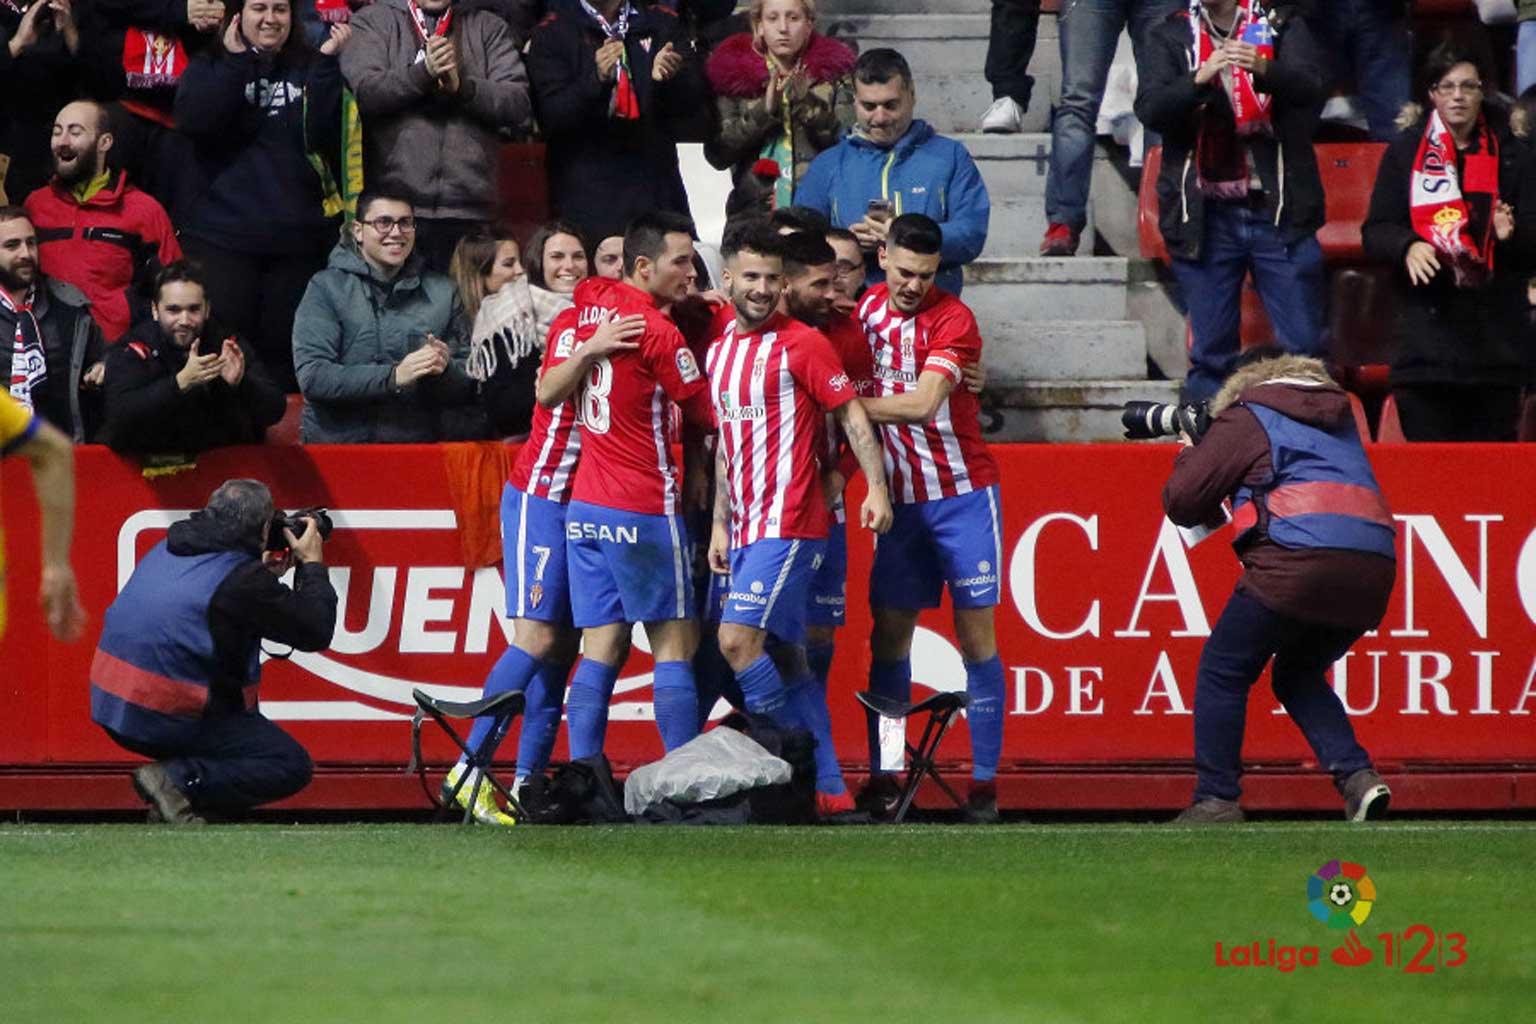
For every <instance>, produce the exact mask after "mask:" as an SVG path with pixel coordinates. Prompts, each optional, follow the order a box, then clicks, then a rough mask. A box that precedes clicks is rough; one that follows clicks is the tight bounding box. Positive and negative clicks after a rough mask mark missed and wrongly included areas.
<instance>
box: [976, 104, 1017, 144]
mask: <svg viewBox="0 0 1536 1024" xmlns="http://www.w3.org/2000/svg"><path fill="white" fill-rule="evenodd" d="M981 130H982V131H984V132H990V133H992V134H994V135H1017V134H1018V133H1019V132H1021V131H1023V130H1024V108H1023V107H1021V106H1019V105H1018V103H1016V102H1015V101H1014V99H1013V97H1012V96H999V97H998V98H997V99H995V100H993V101H992V105H991V106H990V107H988V108H987V112H986V113H985V114H982V115H981Z"/></svg>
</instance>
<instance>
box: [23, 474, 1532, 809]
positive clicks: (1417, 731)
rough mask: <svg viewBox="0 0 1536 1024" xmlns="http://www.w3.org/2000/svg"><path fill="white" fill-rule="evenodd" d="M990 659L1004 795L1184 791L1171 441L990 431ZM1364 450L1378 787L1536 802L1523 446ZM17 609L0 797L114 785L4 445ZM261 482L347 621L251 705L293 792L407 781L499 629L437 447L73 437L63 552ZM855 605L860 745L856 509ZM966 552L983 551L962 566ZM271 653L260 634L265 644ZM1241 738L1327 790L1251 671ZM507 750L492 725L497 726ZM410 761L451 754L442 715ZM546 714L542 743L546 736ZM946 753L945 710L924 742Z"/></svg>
mask: <svg viewBox="0 0 1536 1024" xmlns="http://www.w3.org/2000/svg"><path fill="white" fill-rule="evenodd" d="M995 451H996V453H997V456H998V459H999V462H1000V463H1001V466H1002V471H1003V521H1004V534H1005V536H1004V543H1003V557H1004V565H1003V566H1002V567H1001V572H1002V579H1003V584H1004V594H1005V596H1004V602H1003V604H1002V606H1001V607H1000V608H999V610H998V636H999V643H1000V647H1001V651H1002V657H1003V661H1004V664H1005V666H1006V667H1007V672H1008V679H1009V687H1008V717H1007V729H1006V740H1005V744H1004V750H1003V771H1002V776H1001V781H1002V786H1001V788H1002V794H1003V802H1004V803H1005V805H1013V806H1019V807H1030V806H1037V807H1038V806H1046V807H1140V806H1147V807H1151V806H1174V805H1177V804H1178V803H1181V802H1183V801H1184V800H1187V798H1188V796H1189V793H1190V791H1191V788H1192V775H1191V773H1190V761H1189V759H1190V751H1191V728H1192V718H1191V714H1190V710H1191V708H1192V706H1193V699H1194V684H1195V671H1196V666H1197V663H1198V659H1199V654H1200V648H1201V644H1202V642H1203V639H1204V637H1205V636H1206V635H1207V634H1208V632H1209V629H1210V626H1211V624H1212V623H1213V622H1214V621H1215V619H1216V617H1217V616H1218V615H1219V614H1220V612H1221V608H1222V605H1223V603H1224V601H1225V600H1226V598H1227V595H1228V594H1229V593H1230V592H1231V588H1232V584H1233V582H1234V581H1235V580H1236V578H1237V575H1238V566H1237V564H1236V561H1235V559H1234V558H1233V555H1232V553H1231V550H1230V548H1229V547H1228V546H1227V544H1226V541H1227V540H1228V539H1229V538H1228V537H1227V536H1226V535H1224V534H1218V535H1217V536H1216V537H1213V538H1211V539H1210V540H1208V541H1206V542H1205V543H1203V544H1200V545H1198V546H1196V547H1194V548H1190V547H1188V546H1186V544H1185V542H1184V540H1183V539H1182V538H1181V537H1180V535H1179V533H1178V531H1177V530H1175V529H1174V528H1173V527H1172V526H1171V525H1170V524H1168V523H1167V522H1166V521H1165V520H1164V518H1163V516H1162V514H1161V506H1160V502H1159V494H1160V491H1161V487H1162V483H1163V480H1164V479H1165V477H1166V475H1167V472H1168V469H1169V466H1170V464H1171V461H1172V456H1173V449H1172V447H1171V446H1158V445H1150V446H1149V445H1098V446H1033V445H1018V446H999V447H998V448H996V449H995ZM1372 458H1373V462H1374V464H1375V466H1376V469H1377V473H1378V475H1379V477H1380V479H1381V482H1382V485H1383V488H1384V490H1385V491H1386V494H1387V497H1388V500H1389V502H1390V503H1391V505H1392V508H1393V511H1394V513H1395V514H1396V516H1397V520H1398V528H1399V533H1398V551H1399V578H1398V586H1397V590H1396V593H1395V594H1394V596H1393V599H1392V604H1391V608H1390V611H1389V613H1388V616H1387V619H1386V621H1385V622H1383V623H1382V626H1381V628H1380V630H1378V631H1377V632H1376V633H1375V634H1373V635H1368V636H1366V637H1365V638H1364V639H1362V640H1361V641H1360V642H1359V643H1358V644H1357V645H1356V647H1355V648H1354V650H1353V651H1351V652H1350V654H1349V655H1348V656H1347V657H1346V658H1345V659H1344V660H1343V661H1341V662H1340V663H1339V664H1338V665H1336V666H1335V668H1334V678H1333V683H1334V686H1335V688H1336V690H1337V691H1338V692H1339V694H1340V696H1341V697H1342V699H1343V700H1344V702H1345V704H1346V706H1347V707H1348V708H1349V710H1350V712H1351V714H1352V715H1353V716H1354V721H1355V725H1356V729H1357V730H1358V732H1359V734H1360V738H1361V741H1362V742H1363V743H1364V744H1365V746H1366V747H1367V748H1368V749H1369V750H1370V751H1371V753H1372V754H1373V756H1374V757H1375V759H1376V760H1377V762H1378V766H1379V767H1381V768H1382V769H1383V770H1384V771H1385V772H1386V773H1387V774H1388V775H1389V778H1392V780H1393V781H1394V783H1395V785H1397V787H1398V789H1399V798H1398V800H1397V801H1396V802H1397V805H1398V806H1410V807H1411V806H1418V807H1425V808H1428V807H1446V808H1453V807H1484V808H1492V807H1513V806H1526V807H1530V806H1536V775H1529V774H1528V773H1529V772H1531V771H1533V766H1536V719H1533V714H1536V645H1533V644H1532V642H1531V641H1532V638H1533V636H1536V501H1533V500H1532V499H1533V497H1536V472H1533V470H1536V450H1532V449H1529V448H1520V447H1514V446H1507V447H1504V446H1434V445H1421V446H1416V447H1392V446H1385V447H1379V448H1374V449H1373V450H1372ZM3 474H4V475H3V494H4V512H5V528H6V550H7V557H8V562H9V565H10V572H9V574H8V575H9V578H10V606H11V623H10V630H9V633H8V635H7V636H6V637H5V638H4V639H3V640H0V666H4V668H3V669H0V696H3V698H4V700H5V704H6V707H7V709H8V711H7V714H6V716H5V717H6V724H5V726H4V727H3V728H0V737H3V739H0V806H5V807H49V806H57V807H127V806H132V805H133V803H134V798H133V796H132V794H131V791H130V790H129V789H128V787H127V786H126V784H125V783H124V782H123V778H122V775H123V773H122V768H123V766H125V765H127V764H130V763H131V762H132V761H133V760H134V759H133V758H132V757H131V756H129V755H127V754H125V753H124V752H123V751H121V750H120V749H119V748H117V747H116V746H115V745H114V744H113V743H112V742H111V741H109V740H108V739H107V737H106V736H105V735H104V734H103V733H102V732H101V731H100V730H99V729H98V728H96V727H95V726H94V725H92V724H91V722H90V719H89V696H88V683H87V669H88V666H89V662H90V658H91V653H92V642H91V641H92V640H93V638H94V634H93V633H92V634H88V637H87V640H86V641H84V642H82V643H81V644H79V645H77V646H74V647H66V646H63V645H60V644H58V643H56V642H54V641H52V640H51V639H50V638H49V637H48V636H47V634H46V630H45V629H44V627H43V625H42V622H41V621H40V618H39V617H38V615H37V611H36V606H35V600H34V595H33V593H32V591H33V589H34V588H35V586H36V580H37V564H36V558H37V524H36V510H35V504H34V502H33V501H32V497H31V487H30V480H29V478H28V474H27V471H26V467H25V465H24V464H22V463H20V461H19V460H14V459H13V460H8V461H7V462H6V463H5V465H4V469H3ZM237 476H250V477H256V478H258V479H261V480H263V481H265V482H267V483H268V484H269V485H270V486H271V488H272V490H273V494H274V496H275V498H276V500H277V502H278V504H279V505H281V506H284V507H287V508H295V507H299V506H304V505H313V504H323V505H325V506H327V507H329V508H330V509H332V510H333V512H332V514H333V516H334V518H335V520H336V524H337V530H336V533H335V535H334V537H333V539H332V540H331V542H330V543H328V544H327V545H326V552H325V553H326V562H327V564H328V565H329V566H330V567H331V572H332V579H333V581H334V583H335V585H336V588H337V590H338V592H339V594H340V595H341V600H342V612H343V613H342V616H341V620H340V622H339V625H338V628H337V632H336V636H335V639H334V642H333V644H332V646H331V648H330V649H329V650H328V651H325V652H323V653H321V654H313V655H306V654H294V655H293V656H292V657H291V658H286V659H284V658H281V657H277V658H272V659H270V660H268V661H267V662H266V666H265V668H264V671H263V683H262V689H261V694H262V703H263V709H264V711H265V713H266V714H267V715H268V716H270V717H271V718H273V719H274V720H276V721H278V722H280V723H281V724H282V725H283V726H284V727H285V728H287V729H289V730H291V731H292V732H293V733H294V735H296V736H297V737H298V738H299V739H300V740H301V741H302V742H303V743H304V745H305V746H306V747H307V748H308V750H309V751H310V753H311V755H312V756H313V757H314V759H315V761H316V762H317V764H318V766H319V768H320V772H319V774H318V776H317V781H316V783H315V785H314V786H312V787H311V789H310V790H309V791H306V793H305V794H301V796H300V797H298V798H296V800H295V803H297V804H300V805H304V806H312V807H314V806H320V807H325V806H336V807H367V806H409V805H412V804H414V803H420V802H421V801H422V799H423V798H422V797H421V794H420V791H419V789H416V790H413V789H411V788H410V785H409V783H408V780H406V779H405V778H404V777H403V776H402V775H401V774H400V768H401V766H403V764H404V762H405V761H406V759H407V756H408V750H407V747H408V731H409V718H410V714H411V712H412V705H411V700H410V692H411V689H412V688H413V687H422V688H424V689H428V690H431V691H433V692H436V693H438V694H439V695H442V696H447V697H451V698H459V699H468V698H470V697H471V696H475V695H478V692H479V686H480V683H481V680H483V678H484V676H485V673H486V671H487V669H488V668H489V667H490V665H491V664H492V662H493V661H494V660H495V658H496V657H497V656H498V655H499V654H500V652H501V651H502V650H503V648H504V646H505V644H506V642H507V641H506V638H507V636H509V635H510V629H509V627H508V626H507V624H506V622H505V620H504V619H503V618H502V612H503V608H504V603H505V596H504V593H503V589H502V581H501V575H500V567H499V566H495V567H490V568H482V569H479V570H477V571H469V570H466V569H465V559H464V555H463V552H462V548H461V541H460V536H459V531H458V529H457V523H458V513H457V512H456V510H455V507H454V501H453V497H452V493H453V492H452V490H451V488H450V486H449V480H448V476H447V471H446V469H445V465H444V457H443V452H442V450H441V449H438V448H433V447H414V446H402V447H394V446H378V447H367V448H340V447H336V448H327V447H316V448H298V447H267V448H242V449H229V450H224V451H219V452H214V453H211V454H208V455H206V456H204V457H203V458H202V459H200V461H199V464H198V466H197V467H196V469H194V470H191V471H188V472H184V473H180V474H177V475H173V476H169V477H162V478H158V479H154V480H147V479H145V478H144V476H143V475H142V474H141V472H140V470H139V467H138V465H137V464H136V463H134V462H132V461H129V460H124V459H120V458H118V457H116V456H114V455H112V454H111V453H110V452H108V451H107V450H105V449H101V448H95V447H87V448H81V449H78V450H77V478H78V480H79V518H78V527H77V533H76V543H75V549H74V562H75V566H76V569H77V572H78V574H79V577H80V583H81V590H82V596H83V599H84V602H85V604H86V607H87V608H88V609H89V610H90V612H91V614H92V620H93V624H94V625H95V626H96V627H97V628H99V624H100V621H101V614H102V612H103V610H104V609H105V608H106V607H107V605H108V604H109V603H110V602H111V600H112V599H113V597H114V595H115V594H116V592H117V590H118V588H119V586H120V585H121V584H122V582H123V581H125V580H126V579H127V576H128V574H129V573H130V572H131V571H132V568H133V565H134V562H135V561H136V559H137V558H138V557H140V556H141V555H142V554H143V553H144V552H145V551H147V550H148V548H149V547H150V546H151V545H153V544H154V543H155V542H156V541H157V540H159V539H160V538H161V537H163V536H164V533H165V529H166V527H167V525H168V524H169V523H170V522H172V521H174V520H175V519H177V518H180V517H182V516H183V515H185V514H186V512H187V511H188V510H191V509H194V508H197V507H200V506H201V504H202V503H203V501H204V500H205V499H206V497H207V495H208V493H209V492H210V491H211V490H212V488H213V487H215V486H216V485H217V484H218V483H220V482H221V481H223V480H225V479H227V478H231V477H237ZM850 547H851V566H850V581H851V582H850V587H849V602H848V610H849V611H848V626H847V628H846V629H845V630H843V631H842V633H841V634H840V637H839V646H838V655H837V661H836V664H835V666H834V669H833V679H832V683H831V694H832V705H833V720H834V734H835V738H836V740H837V743H838V749H839V752H840V754H841V756H842V759H843V761H844V763H845V764H846V765H848V766H850V768H853V767H854V766H855V765H857V764H858V763H860V762H861V761H862V760H863V756H864V744H865V740H864V723H863V717H862V713H861V711H860V710H859V709H858V706H857V705H856V704H855V702H854V700H853V696H852V695H853V692H854V691H855V690H858V689H862V688H863V681H864V676H865V670H866V668H867V665H868V648H867V645H866V642H865V640H866V637H867V635H868V631H869V615H868V608H867V603H866V601H865V600H864V585H863V581H864V580H865V579H866V578H867V575H868V568H869V560H870V551H871V545H870V541H869V538H868V536H867V535H865V534H862V532H861V531H855V536H854V537H853V539H852V542H851V544H850ZM981 571H982V572H986V571H989V570H988V569H987V568H982V569H981ZM637 639H638V641H639V642H638V643H637V646H636V651H635V654H634V656H633V657H632V658H631V661H630V664H629V665H628V667H627V668H626V669H625V672H624V674H623V675H622V676H621V678H620V681H619V685H618V690H617V693H616V695H615V698H614V706H613V712H612V716H611V724H610V727H609V733H608V746H607V749H608V753H609V756H610V757H611V758H612V760H613V761H614V762H615V765H616V766H617V767H620V768H621V769H622V768H624V767H628V766H632V765H635V764H640V763H644V762H646V761H649V760H652V759H654V758H656V757H657V756H659V755H660V753H661V745H660V741H659V738H658V736H657V733H656V729H655V726H654V724H653V722H652V715H651V706H650V690H649V682H650V669H651V663H650V660H649V658H648V657H647V656H646V654H645V652H644V646H643V637H638V638H637ZM273 653H278V654H281V653H283V652H281V651H275V652H273ZM913 673H914V677H915V681H916V683H917V684H918V685H919V687H927V688H931V689H939V690H948V689H960V688H963V686H964V669H963V666H962V664H961V661H960V656H959V653H958V650H957V648H956V646H955V644H954V640H953V632H952V630H951V628H950V625H949V622H948V614H947V611H944V610H941V611H939V612H934V613H930V614H926V615H925V616H924V618H923V620H922V623H921V627H920V630H919V634H918V637H917V641H916V644H915V646H914V650H913ZM1249 712H1250V713H1249V730H1248V739H1247V744H1246V747H1245V757H1246V759H1247V760H1248V761H1249V762H1251V764H1252V766H1253V771H1252V773H1251V774H1250V776H1249V779H1248V783H1247V787H1248V788H1247V800H1248V801H1249V803H1250V805H1254V804H1256V805H1258V806H1271V807H1318V808H1322V807H1332V806H1335V805H1336V803H1337V798H1336V797H1334V796H1333V795H1332V791H1331V788H1330V787H1329V786H1328V784H1327V781H1326V778H1325V777H1324V776H1323V775H1321V773H1317V772H1316V771H1315V765H1313V764H1311V754H1310V751H1309V750H1308V748H1307V747H1306V745H1305V743H1304V742H1303V741H1302V739H1301V737H1300V735H1299V733H1298V732H1297V731H1296V729H1295V728H1294V727H1293V726H1292V725H1291V723H1290V721H1289V719H1288V718H1286V717H1285V716H1284V714H1283V713H1281V712H1280V711H1279V708H1278V705H1277V704H1276V702H1275V700H1274V698H1273V696H1272V695H1271V694H1270V692H1269V691H1268V688H1267V681H1265V682H1261V684H1260V686H1258V687H1256V688H1255V690H1254V699H1253V700H1252V702H1251V705H1250V709H1249ZM508 749H509V751H510V745H509V748H508ZM428 752H429V756H434V757H437V758H439V759H442V760H446V759H447V758H448V755H449V752H450V747H449V746H448V744H447V742H446V741H445V740H441V739H440V738H438V737H433V738H432V742H431V744H429V748H428ZM563 752H564V739H563V737H562V740H561V743H560V746H559V747H557V749H556V757H557V758H559V757H561V756H563ZM941 754H942V756H943V760H944V761H945V763H946V765H947V767H948V768H949V769H950V770H952V771H955V772H957V773H961V774H963V773H964V771H965V770H966V767H967V765H966V764H965V758H966V756H967V754H968V747H967V744H966V737H965V734H964V728H963V726H962V727H960V728H959V729H957V731H956V732H955V733H954V734H953V735H952V736H951V737H950V738H948V739H946V741H945V743H944V746H943V748H942V750H941Z"/></svg>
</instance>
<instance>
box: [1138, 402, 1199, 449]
mask: <svg viewBox="0 0 1536 1024" xmlns="http://www.w3.org/2000/svg"><path fill="white" fill-rule="evenodd" d="M1120 422H1121V423H1122V424H1124V425H1125V436H1126V437H1127V438H1128V439H1130V440H1132V441H1146V440H1149V439H1151V438H1154V437H1170V436H1173V435H1175V434H1178V433H1179V432H1180V431H1182V432H1184V433H1186V434H1188V435H1189V439H1190V440H1191V441H1198V440H1200V438H1201V437H1203V436H1205V432H1206V430H1207V429H1209V428H1210V425H1211V407H1210V406H1209V405H1208V404H1206V403H1205V402H1189V403H1186V404H1185V405H1166V404H1164V403H1162V402H1126V403H1125V409H1124V410H1122V411H1121V413H1120Z"/></svg>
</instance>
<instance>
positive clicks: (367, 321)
mask: <svg viewBox="0 0 1536 1024" xmlns="http://www.w3.org/2000/svg"><path fill="white" fill-rule="evenodd" d="M415 246H416V217H415V213H414V212H413V210H412V208H411V204H410V203H409V202H408V201H406V200H404V199H401V198H399V197H397V196H390V195H385V194H383V193H377V192H373V193H370V192H365V193H363V195H362V196H360V197H359V198H358V201H357V220H355V221H354V222H353V223H352V225H351V234H350V237H347V238H343V240H342V241H341V242H339V243H338V244H337V246H336V248H335V250H333V251H332V252H331V258H330V263H329V265H328V266H327V267H326V269H324V270H322V271H320V273H318V274H316V275H315V276H314V277H313V278H312V279H311V280H310V282H309V289H308V290H307V291H306V292H305V293H304V299H303V301H302V302H300V303H299V309H298V312H297V314H295V316H294V320H293V362H294V368H295V369H296V370H297V372H298V376H299V389H300V390H301V391H302V392H303V393H304V400H305V406H304V420H303V437H304V441H305V442H306V443H308V444H366V443H379V444H413V443H423V442H430V441H444V440H460V439H464V438H466V437H472V436H477V432H476V430H475V429H474V423H475V417H476V415H477V410H478V407H477V405H476V402H475V396H474V386H473V382H472V381H471V380H470V379H469V377H468V376H466V375H465V373H464V359H465V356H466V354H467V346H466V344H465V338H464V332H463V329H462V328H463V324H462V320H463V309H462V308H461V306H460V304H459V297H458V293H457V291H456V290H455V289H454V287H453V282H452V281H450V280H449V279H448V278H447V277H445V276H444V275H442V274H435V273H432V272H431V271H428V270H427V269H426V268H425V267H424V266H423V265H422V262H421V258H420V257H419V256H418V255H416V253H415V251H414V250H415Z"/></svg>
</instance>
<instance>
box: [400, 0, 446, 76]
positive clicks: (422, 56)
mask: <svg viewBox="0 0 1536 1024" xmlns="http://www.w3.org/2000/svg"><path fill="white" fill-rule="evenodd" d="M405 6H406V9H407V10H408V11H410V12H411V24H412V25H415V26H416V35H417V37H418V38H419V39H420V40H421V49H419V50H417V51H416V60H415V61H414V63H416V64H420V63H421V62H422V61H424V60H426V59H427V40H428V39H431V38H433V37H435V36H446V35H447V34H448V30H449V29H450V28H452V27H453V8H452V7H451V6H450V7H447V8H444V10H443V16H442V17H441V18H438V19H437V27H436V28H435V29H432V30H430V31H428V29H427V16H426V15H425V14H423V13H422V10H421V5H420V4H418V3H417V2H416V0H406V4H405Z"/></svg>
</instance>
